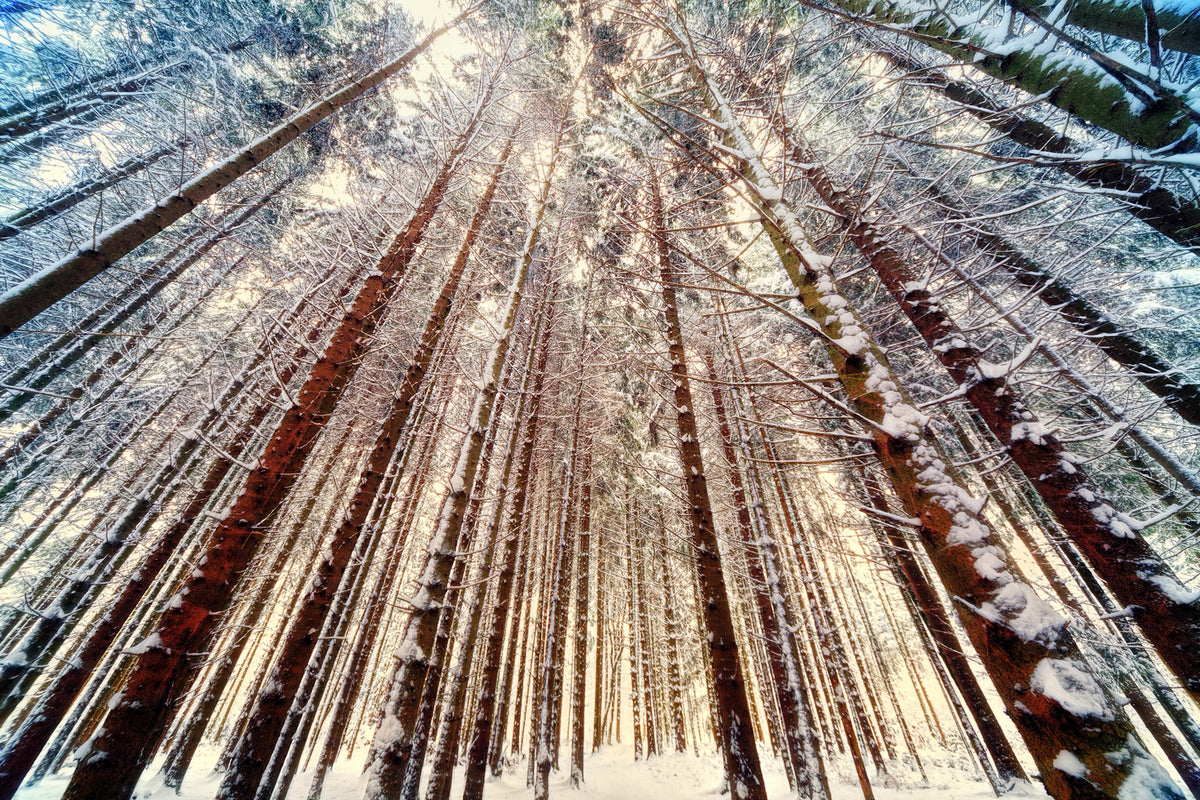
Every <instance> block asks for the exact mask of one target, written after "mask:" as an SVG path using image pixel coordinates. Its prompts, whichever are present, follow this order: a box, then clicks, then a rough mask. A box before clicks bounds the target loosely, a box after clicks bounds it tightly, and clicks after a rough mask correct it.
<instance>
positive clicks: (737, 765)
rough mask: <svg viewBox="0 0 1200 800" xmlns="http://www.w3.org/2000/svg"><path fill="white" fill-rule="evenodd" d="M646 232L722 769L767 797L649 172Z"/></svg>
mask: <svg viewBox="0 0 1200 800" xmlns="http://www.w3.org/2000/svg"><path fill="white" fill-rule="evenodd" d="M650 204H651V219H650V224H651V236H652V239H653V241H654V246H655V249H656V256H657V259H658V269H659V272H660V274H661V281H662V294H663V306H664V308H665V311H666V320H667V331H666V333H667V341H668V344H669V347H670V360H671V377H672V379H673V381H674V383H675V391H674V398H675V409H676V421H677V424H678V427H679V458H680V462H681V464H682V466H683V474H684V482H685V484H686V485H687V495H688V504H689V506H690V512H691V513H690V514H689V515H688V518H689V523H690V526H691V534H692V544H693V546H694V547H695V549H696V558H697V569H698V571H699V575H700V591H701V598H702V599H701V605H702V606H703V612H704V634H705V636H706V638H707V640H708V651H709V655H710V658H711V659H712V672H713V684H714V687H715V690H716V699H717V712H718V716H719V717H720V724H721V730H722V732H723V736H724V741H723V745H724V747H723V748H722V749H723V750H724V753H723V755H724V760H725V775H726V778H727V779H728V781H729V789H730V793H731V796H732V798H733V800H765V798H766V789H765V786H764V785H763V779H762V769H761V768H760V767H759V763H758V746H757V744H756V742H755V741H754V727H753V722H752V721H751V719H750V709H749V706H748V705H747V703H746V688H745V687H746V683H745V679H744V678H743V677H742V666H741V663H740V662H739V659H738V653H737V642H736V640H735V639H734V633H733V618H732V616H731V613H730V608H729V598H728V596H727V594H726V589H725V576H724V574H723V571H722V567H721V556H720V549H719V547H718V544H717V535H716V528H715V526H714V523H713V515H712V505H711V503H710V502H709V497H708V485H707V482H706V480H705V476H704V461H703V459H702V457H701V454H700V440H699V439H698V438H697V429H696V416H695V410H694V409H695V405H694V404H693V402H692V392H691V386H690V382H689V379H688V369H687V353H686V352H685V350H684V346H683V333H682V330H681V328H680V325H679V308H678V306H677V305H676V299H675V283H676V278H675V266H674V264H673V263H672V258H673V256H672V254H671V245H670V243H669V242H668V240H667V233H666V230H667V228H666V218H665V213H664V210H663V202H662V196H661V193H660V189H659V186H658V175H657V173H656V172H654V171H653V170H651V175H650Z"/></svg>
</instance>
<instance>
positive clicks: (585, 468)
mask: <svg viewBox="0 0 1200 800" xmlns="http://www.w3.org/2000/svg"><path fill="white" fill-rule="evenodd" d="M584 343H586V340H585V342H584ZM584 357H585V356H584V354H583V353H580V358H584ZM583 452H584V455H583V459H584V460H583V465H582V466H581V468H580V471H581V473H582V475H583V478H582V488H581V489H580V492H579V535H578V537H577V538H576V545H575V547H576V552H578V553H579V564H578V566H577V567H576V568H575V570H576V572H575V577H576V582H575V620H574V622H573V624H574V625H575V642H574V648H575V649H574V654H575V664H574V674H573V675H572V678H573V681H572V687H571V779H570V783H571V786H573V787H576V788H578V787H580V786H582V785H583V749H584V748H583V738H584V708H583V707H584V694H585V692H586V691H587V656H588V653H587V643H588V608H589V607H590V604H589V603H588V599H589V597H588V582H589V581H590V580H591V576H592V571H593V570H592V568H591V561H590V559H591V541H592V540H591V531H592V521H591V520H592V441H591V436H590V435H589V436H587V437H586V441H585V443H584V450H583ZM599 584H600V573H599V571H598V570H597V571H596V585H597V587H599ZM596 596H597V603H596V605H597V608H599V589H598V588H597V592H596ZM598 622H599V620H598V619H597V623H598ZM596 647H597V649H599V647H600V628H599V626H598V625H597V628H596ZM594 678H595V680H596V683H597V685H599V683H600V682H601V680H602V679H601V676H600V673H599V672H597V673H596V674H595V676H594Z"/></svg>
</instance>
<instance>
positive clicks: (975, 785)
mask: <svg viewBox="0 0 1200 800" xmlns="http://www.w3.org/2000/svg"><path fill="white" fill-rule="evenodd" d="M200 755H201V758H200V759H199V760H201V761H204V760H205V759H204V755H205V754H204V753H202V754H200ZM211 755H213V756H215V755H216V751H215V749H214V751H213V752H212V753H211ZM569 759H570V756H569V754H568V753H566V752H564V753H563V754H562V757H561V761H560V763H561V765H562V766H563V767H564V770H563V771H562V772H556V773H553V774H552V775H551V776H550V781H551V783H550V796H551V797H552V798H561V800H727V799H728V797H729V795H728V794H722V793H721V789H722V786H721V784H722V780H721V777H722V776H721V772H722V769H721V762H720V759H719V758H718V757H717V755H716V752H715V751H714V750H712V749H711V747H709V748H708V749H707V750H704V749H702V750H701V753H700V755H696V754H694V753H691V752H688V753H671V754H667V755H661V756H654V757H653V758H650V759H642V760H641V761H634V760H633V747H632V746H631V745H629V744H618V745H616V746H613V747H608V748H605V749H604V750H602V751H601V752H599V753H597V754H595V755H592V756H589V757H588V758H587V759H586V760H585V762H584V777H585V785H584V786H583V787H582V788H580V789H572V788H571V787H570V786H568V785H567V775H568V773H567V770H566V769H565V768H566V766H567V764H568V762H569ZM845 766H846V767H847V769H845V770H841V769H839V770H838V774H836V775H833V776H831V777H830V781H829V783H830V790H831V791H832V794H833V800H859V798H861V797H862V793H861V792H860V791H859V788H858V784H857V783H856V782H855V781H854V778H853V774H852V773H851V772H850V771H849V765H848V764H847V765H845ZM926 770H927V771H928V774H929V781H928V782H921V783H919V784H915V785H914V784H913V783H912V781H911V780H904V781H901V785H896V781H894V780H891V779H886V780H879V781H876V785H875V786H874V787H873V788H874V790H875V797H876V800H995V795H994V794H993V793H992V791H991V788H990V787H989V786H988V784H987V783H986V782H985V781H984V780H983V778H982V776H980V775H972V774H971V773H968V772H964V771H962V770H961V769H954V768H949V767H946V766H942V765H938V764H926ZM763 772H764V776H763V777H764V778H765V780H766V783H767V794H768V795H769V797H770V800H790V798H794V797H795V795H793V794H792V793H791V792H790V791H789V790H788V784H787V777H786V776H785V775H784V773H783V767H782V765H781V764H780V762H778V761H776V760H774V759H769V758H768V759H766V760H764V763H763ZM462 773H463V769H462V767H459V769H458V770H457V771H456V773H455V781H454V785H453V787H452V789H451V793H450V796H451V797H452V798H459V797H461V796H462V783H461V781H462ZM525 775H526V764H525V762H521V763H520V764H517V765H513V766H510V767H509V768H508V769H507V770H506V771H505V773H504V775H502V776H501V777H499V778H497V779H493V780H489V781H488V784H487V787H486V788H485V789H484V797H485V798H486V800H532V798H533V790H532V789H530V788H528V787H526V786H525ZM309 778H310V775H309V774H301V775H298V776H297V777H296V779H295V780H294V781H293V782H292V786H291V790H290V791H289V793H288V796H289V798H292V799H295V798H299V799H300V800H303V798H306V797H307V795H308V788H309ZM68 779H69V772H64V773H60V774H59V775H55V776H51V777H50V778H48V779H47V780H45V781H43V782H42V783H40V784H38V785H35V786H30V787H26V788H24V789H22V790H21V791H19V792H18V793H17V795H16V800H56V798H59V797H61V796H62V792H63V790H64V789H65V788H66V784H67V780H68ZM220 783H221V781H220V774H219V773H217V772H216V771H214V770H211V769H204V768H200V769H193V770H192V771H191V772H189V773H188V775H187V778H186V779H185V780H184V785H183V787H182V790H181V791H180V792H179V793H176V791H175V790H174V789H171V788H169V787H166V786H163V785H162V783H161V780H160V779H157V778H151V779H148V780H145V781H143V783H142V785H141V786H140V787H139V791H138V793H137V797H138V798H139V800H210V799H211V798H213V797H215V796H216V793H217V789H218V787H219V786H220ZM365 785H366V782H365V779H364V778H363V775H362V761H361V759H359V758H355V759H353V760H348V759H343V760H342V761H339V762H338V763H337V764H336V765H335V766H334V768H333V769H332V770H331V771H330V774H329V776H328V778H327V779H326V781H325V787H324V792H323V793H322V798H323V800H361V798H362V796H363V789H364V787H365ZM422 796H424V792H422ZM1045 797H1046V796H1045V794H1044V793H1043V792H1042V791H1041V790H1040V787H1037V788H1035V787H1032V786H1023V787H1020V788H1019V789H1017V790H1016V791H1014V792H1011V793H1010V794H1008V795H1006V796H1005V800H1026V799H1027V798H1034V799H1035V800H1045Z"/></svg>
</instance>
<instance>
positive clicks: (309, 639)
mask: <svg viewBox="0 0 1200 800" xmlns="http://www.w3.org/2000/svg"><path fill="white" fill-rule="evenodd" d="M512 147H513V137H512V136H511V135H510V136H509V139H508V141H507V143H506V144H505V146H504V148H503V152H501V154H500V158H499V161H498V162H497V165H496V167H495V169H494V170H493V171H492V175H491V180H490V182H489V183H488V186H487V188H486V189H485V190H484V193H483V195H482V196H481V197H480V199H479V203H478V205H477V206H476V210H475V215H474V216H473V217H472V219H471V222H470V225H469V226H468V228H467V232H466V235H465V236H464V237H463V242H462V246H461V247H460V248H459V250H458V256H457V257H456V258H455V261H454V264H453V266H452V267H451V269H450V273H449V275H448V276H447V277H446V281H445V284H444V285H443V286H442V291H441V294H440V295H439V296H438V298H437V300H436V301H435V302H434V305H433V309H432V311H430V314H429V319H428V320H427V321H426V323H425V329H424V331H423V332H422V334H421V339H420V341H419V343H418V344H417V347H416V351H415V352H414V353H413V355H412V357H411V358H410V359H409V361H408V368H407V369H406V370H405V373H404V377H403V379H402V380H401V382H400V387H399V389H398V390H397V391H396V395H395V397H394V398H393V399H392V403H391V406H390V408H389V409H388V411H387V415H386V416H385V418H384V421H383V425H382V427H381V429H380V431H379V433H378V435H377V436H376V438H375V444H374V446H373V447H372V449H371V451H370V454H369V455H368V457H367V462H366V464H365V465H364V467H363V471H362V475H361V476H360V478H359V481H358V484H357V487H356V489H355V492H354V496H353V498H352V499H351V501H350V505H349V508H348V509H347V510H346V512H345V514H344V515H343V517H342V520H341V522H340V523H339V525H338V527H337V530H336V531H334V533H333V535H332V538H331V541H330V543H329V545H328V548H327V550H326V556H325V558H324V559H323V560H322V562H321V564H320V566H319V567H318V568H317V573H316V575H315V577H314V578H313V582H312V586H311V587H310V588H309V590H308V594H307V596H306V597H305V599H304V600H303V601H302V602H301V603H299V605H298V606H297V608H296V611H295V613H294V614H293V616H292V620H291V623H290V627H289V630H288V635H287V637H286V639H285V640H284V641H283V643H282V644H280V645H279V647H278V648H277V652H278V653H279V655H278V656H277V658H276V666H275V669H274V671H273V673H272V676H271V679H270V680H269V681H268V682H267V685H268V686H269V687H270V688H269V690H268V691H267V693H265V694H263V695H262V696H260V697H259V698H258V700H257V701H256V704H255V708H254V710H253V712H252V713H251V715H250V716H251V720H252V722H251V726H250V728H249V730H247V731H246V732H245V734H244V735H243V736H242V739H241V741H240V743H239V744H238V746H237V748H236V751H235V754H234V756H233V758H232V759H231V760H230V766H229V769H228V771H227V772H226V775H225V779H224V781H223V782H222V784H221V789H220V793H219V796H220V797H221V798H223V800H234V799H235V798H262V797H264V796H265V795H266V794H269V793H270V792H272V791H273V790H274V788H275V786H276V784H278V783H279V782H280V781H281V780H285V779H286V778H285V777H284V776H281V775H280V774H279V772H278V770H279V767H280V766H281V760H280V757H281V754H280V753H279V752H278V750H279V748H280V747H281V746H282V747H284V748H285V749H286V747H287V745H288V743H289V742H290V741H291V740H292V738H293V737H292V736H291V735H288V736H283V737H282V738H281V735H282V734H284V732H285V729H287V728H290V727H291V725H292V724H294V722H295V721H298V717H299V715H300V714H301V713H302V711H303V708H304V707H305V706H306V705H307V703H304V704H301V706H300V707H299V708H297V707H296V706H295V705H294V704H293V702H292V701H293V698H294V697H295V696H296V692H297V691H298V690H299V688H300V684H301V682H302V681H304V679H305V676H306V675H309V674H310V673H311V672H312V669H313V667H314V666H315V665H310V664H309V658H310V656H311V655H312V652H313V648H314V647H315V646H316V638H315V634H317V633H318V632H320V631H321V630H322V629H323V627H324V625H325V620H326V615H327V614H328V613H329V610H330V608H331V606H332V605H333V602H334V592H335V591H336V590H337V589H338V588H339V587H340V585H341V582H342V579H343V576H344V575H345V574H346V570H347V569H348V568H349V567H350V562H351V556H352V555H353V554H354V552H355V550H356V547H357V544H358V540H359V535H360V534H361V533H362V532H363V530H364V526H365V523H366V520H367V514H368V513H369V512H370V510H371V508H372V506H373V505H374V503H375V500H376V497H377V495H378V492H379V486H380V484H381V483H382V481H383V477H384V474H385V472H386V471H387V466H388V464H389V463H391V461H392V460H393V458H394V457H396V450H397V448H399V449H400V450H401V452H403V450H404V448H405V447H406V446H407V438H408V437H407V436H406V434H408V433H409V432H408V431H406V426H407V424H408V419H409V416H410V415H411V413H412V410H413V401H414V400H415V399H416V396H417V392H418V391H419V390H420V388H421V385H422V383H423V382H424V380H425V374H426V371H427V370H428V368H429V364H430V361H431V360H432V358H433V353H434V349H435V348H436V347H437V344H438V341H439V339H440V337H441V334H442V330H443V329H444V327H445V325H446V321H447V319H449V317H450V314H451V312H452V307H453V305H454V299H455V295H456V294H457V292H458V287H459V284H460V283H461V282H462V277H463V274H464V273H465V272H466V268H467V262H468V260H469V258H470V256H471V253H472V251H473V249H474V247H475V240H476V238H478V236H479V234H480V232H481V231H482V229H483V226H484V223H485V222H486V221H487V219H488V214H489V211H490V209H491V204H492V198H493V197H494V196H495V193H496V188H497V186H498V185H499V183H500V177H501V174H502V173H503V172H504V169H505V166H506V164H507V162H508V158H509V155H510V154H511V153H512ZM401 457H402V456H401ZM310 701H311V699H310Z"/></svg>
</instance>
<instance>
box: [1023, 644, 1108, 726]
mask: <svg viewBox="0 0 1200 800" xmlns="http://www.w3.org/2000/svg"><path fill="white" fill-rule="evenodd" d="M1029 684H1030V688H1031V689H1033V691H1035V692H1038V693H1039V694H1042V695H1044V696H1046V697H1048V698H1050V699H1051V700H1053V701H1054V702H1056V703H1058V704H1059V705H1060V706H1062V707H1063V709H1064V710H1065V711H1067V712H1068V713H1071V714H1074V715H1075V716H1077V717H1096V718H1097V719H1101V720H1105V721H1108V720H1111V719H1113V712H1112V710H1111V709H1110V708H1109V707H1108V700H1107V699H1106V698H1105V697H1104V691H1103V690H1102V689H1101V688H1100V684H1098V683H1096V679H1095V678H1093V677H1092V675H1091V673H1090V672H1088V671H1087V669H1086V668H1085V667H1084V666H1083V664H1082V663H1081V662H1079V661H1076V660H1075V659H1071V658H1043V659H1042V660H1041V661H1040V662H1038V665H1037V667H1036V668H1035V669H1034V670H1033V677H1032V678H1031V679H1030V682H1029Z"/></svg>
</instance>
